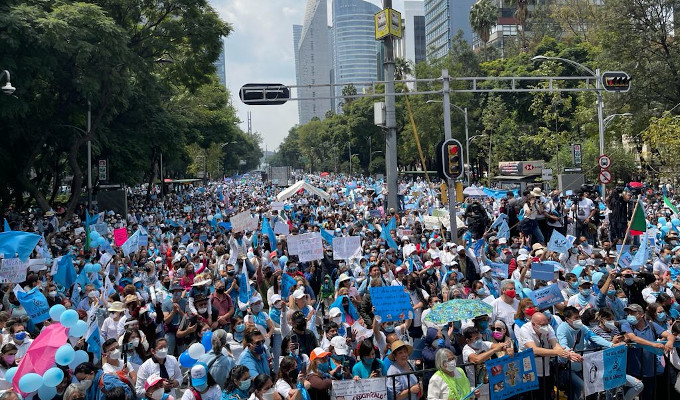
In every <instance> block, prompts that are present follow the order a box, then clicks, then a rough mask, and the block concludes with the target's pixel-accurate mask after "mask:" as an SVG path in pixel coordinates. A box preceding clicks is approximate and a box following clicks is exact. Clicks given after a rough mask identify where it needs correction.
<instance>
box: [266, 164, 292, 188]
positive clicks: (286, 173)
mask: <svg viewBox="0 0 680 400" xmlns="http://www.w3.org/2000/svg"><path fill="white" fill-rule="evenodd" d="M292 179H293V168H292V167H290V166H285V167H269V180H270V181H271V183H273V184H275V185H276V186H282V187H286V186H288V185H290V184H291V183H292V182H291V180H292Z"/></svg>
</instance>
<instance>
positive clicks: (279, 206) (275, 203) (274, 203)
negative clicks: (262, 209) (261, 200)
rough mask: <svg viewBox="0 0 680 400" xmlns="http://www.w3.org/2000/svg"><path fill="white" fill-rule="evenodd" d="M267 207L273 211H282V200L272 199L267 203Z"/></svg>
mask: <svg viewBox="0 0 680 400" xmlns="http://www.w3.org/2000/svg"><path fill="white" fill-rule="evenodd" d="M269 208H270V209H271V210H272V211H274V210H276V211H282V210H283V202H282V201H272V202H271V203H270V204H269Z"/></svg>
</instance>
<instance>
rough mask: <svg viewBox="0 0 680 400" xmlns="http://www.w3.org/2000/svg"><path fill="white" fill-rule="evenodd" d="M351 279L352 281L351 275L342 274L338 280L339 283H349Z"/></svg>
mask: <svg viewBox="0 0 680 400" xmlns="http://www.w3.org/2000/svg"><path fill="white" fill-rule="evenodd" d="M349 279H350V278H349V275H347V274H345V273H342V274H340V277H339V278H338V283H340V282H344V281H348V280H349Z"/></svg>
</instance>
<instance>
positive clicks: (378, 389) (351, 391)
mask: <svg viewBox="0 0 680 400" xmlns="http://www.w3.org/2000/svg"><path fill="white" fill-rule="evenodd" d="M332 393H333V396H332V398H334V399H336V400H363V399H374V400H384V399H387V386H386V385H385V378H384V377H382V378H372V379H359V380H358V381H355V380H353V379H349V380H343V381H335V380H334V381H333V392H332Z"/></svg>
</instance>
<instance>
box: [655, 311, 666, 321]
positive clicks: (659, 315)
mask: <svg viewBox="0 0 680 400" xmlns="http://www.w3.org/2000/svg"><path fill="white" fill-rule="evenodd" d="M656 319H658V320H659V321H665V320H666V313H665V312H660V313H656Z"/></svg>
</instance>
